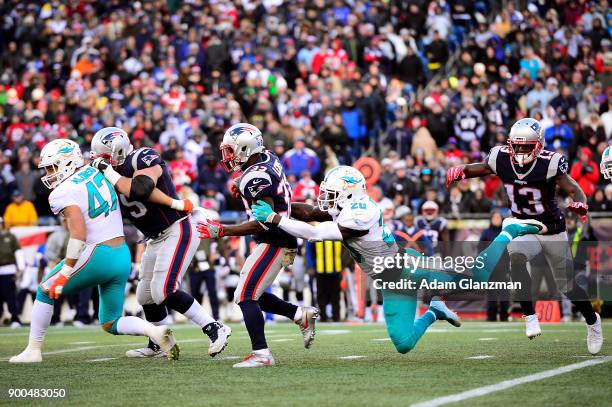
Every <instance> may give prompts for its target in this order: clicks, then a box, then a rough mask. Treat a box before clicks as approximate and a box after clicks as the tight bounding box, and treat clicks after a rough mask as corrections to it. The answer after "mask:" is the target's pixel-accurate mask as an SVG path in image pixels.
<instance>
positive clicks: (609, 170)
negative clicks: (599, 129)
mask: <svg viewBox="0 0 612 407" xmlns="http://www.w3.org/2000/svg"><path fill="white" fill-rule="evenodd" d="M599 169H600V170H601V175H603V176H604V178H605V179H607V180H612V146H608V147H606V149H605V150H604V152H603V154H602V155H601V164H599Z"/></svg>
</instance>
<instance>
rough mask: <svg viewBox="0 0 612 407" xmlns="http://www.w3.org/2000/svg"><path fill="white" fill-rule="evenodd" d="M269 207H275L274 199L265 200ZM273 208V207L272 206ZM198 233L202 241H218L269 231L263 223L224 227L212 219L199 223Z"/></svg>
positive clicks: (250, 222) (253, 221)
mask: <svg viewBox="0 0 612 407" xmlns="http://www.w3.org/2000/svg"><path fill="white" fill-rule="evenodd" d="M263 199H265V202H266V203H268V205H274V202H273V200H272V198H268V197H266V198H263ZM270 207H271V206H270ZM197 229H198V232H200V238H201V239H216V238H219V237H223V236H248V235H254V234H257V233H261V232H264V231H266V230H267V228H266V227H265V226H264V225H263V223H261V222H259V221H257V220H251V221H248V222H244V223H241V224H240V225H223V224H222V223H221V222H218V221H216V220H212V219H206V220H205V221H201V222H198V226H197Z"/></svg>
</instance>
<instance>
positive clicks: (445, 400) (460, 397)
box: [411, 356, 612, 407]
mask: <svg viewBox="0 0 612 407" xmlns="http://www.w3.org/2000/svg"><path fill="white" fill-rule="evenodd" d="M610 361H612V356H604V357H599V358H596V359H591V360H586V361H584V362H580V363H574V364H571V365H567V366H561V367H558V368H556V369H550V370H545V371H543V372H539V373H534V374H531V375H528V376H523V377H517V378H516V379H510V380H504V381H503V382H499V383H495V384H491V385H489V386H483V387H477V388H475V389H472V390H467V391H464V392H461V393H457V394H451V395H450V396H443V397H438V398H435V399H431V400H428V401H423V402H420V403H416V404H412V405H411V407H437V406H443V405H446V404H450V403H457V402H459V401H464V400H469V399H472V398H474V397H480V396H484V395H486V394H490V393H495V392H498V391H502V390H506V389H510V388H512V387H516V386H520V385H521V384H525V383H531V382H536V381H538V380H543V379H548V378H549V377H554V376H559V375H562V374H564V373H569V372H573V371H574V370H578V369H584V368H585V367H590V366H595V365H601V364H602V363H607V362H610Z"/></svg>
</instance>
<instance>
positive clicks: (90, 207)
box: [49, 165, 123, 245]
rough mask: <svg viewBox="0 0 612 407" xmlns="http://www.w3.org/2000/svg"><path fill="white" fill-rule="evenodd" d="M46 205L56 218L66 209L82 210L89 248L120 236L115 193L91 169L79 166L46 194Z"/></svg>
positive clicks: (117, 203) (121, 234)
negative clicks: (75, 208)
mask: <svg viewBox="0 0 612 407" xmlns="http://www.w3.org/2000/svg"><path fill="white" fill-rule="evenodd" d="M49 205H50V206H51V211H53V213H54V214H56V215H57V214H58V213H60V212H62V211H63V210H64V209H65V208H67V207H68V206H74V205H76V206H78V207H79V208H80V209H81V213H82V214H83V218H85V227H86V230H87V241H86V243H87V244H88V245H89V244H98V243H102V242H104V241H107V240H110V239H113V238H115V237H119V236H123V220H122V218H121V209H120V208H119V201H118V199H117V193H116V192H115V189H114V188H113V186H112V185H111V183H110V182H109V181H108V180H107V179H106V178H104V175H103V174H102V173H101V172H100V171H98V170H97V169H95V168H94V167H91V166H89V165H87V166H85V167H82V168H80V169H79V170H77V172H75V173H74V174H73V175H71V176H70V177H69V178H67V179H66V180H65V181H63V182H62V183H61V184H59V185H58V186H57V188H55V189H54V190H53V191H51V194H50V195H49Z"/></svg>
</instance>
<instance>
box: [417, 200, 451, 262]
mask: <svg viewBox="0 0 612 407" xmlns="http://www.w3.org/2000/svg"><path fill="white" fill-rule="evenodd" d="M414 223H415V224H416V226H417V227H418V228H419V229H421V230H424V231H425V234H426V235H427V236H428V237H429V239H430V240H431V243H432V246H433V248H434V249H436V248H437V249H438V251H440V250H441V249H442V247H438V243H439V242H440V241H442V242H445V243H446V246H447V245H448V241H449V233H448V221H447V220H446V218H445V217H443V216H440V207H439V206H438V204H437V203H435V202H434V201H425V203H423V206H421V215H420V216H417V217H416V218H415V220H414ZM447 252H448V249H447V248H444V251H443V253H447Z"/></svg>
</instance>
